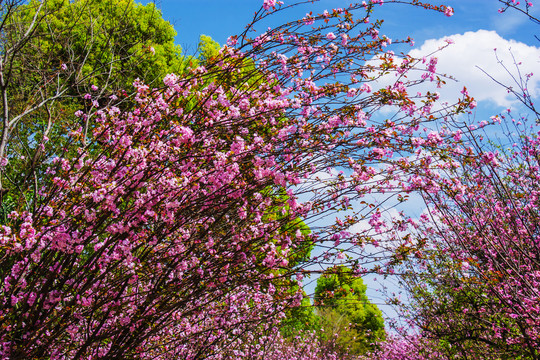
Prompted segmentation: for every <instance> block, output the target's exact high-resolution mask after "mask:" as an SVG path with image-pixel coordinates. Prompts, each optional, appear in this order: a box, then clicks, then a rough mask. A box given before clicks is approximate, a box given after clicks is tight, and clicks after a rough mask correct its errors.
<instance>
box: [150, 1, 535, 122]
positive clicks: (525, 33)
mask: <svg viewBox="0 0 540 360" xmlns="http://www.w3.org/2000/svg"><path fill="white" fill-rule="evenodd" d="M292 1H293V0H285V5H287V3H291V2H292ZM143 2H147V0H146V1H143ZM262 3H263V0H229V1H224V0H157V1H156V4H157V6H158V7H159V8H160V9H161V10H162V13H163V17H164V18H165V19H166V20H168V21H169V22H171V23H172V24H173V25H174V27H175V29H176V31H177V33H178V35H177V37H176V42H177V44H179V45H181V46H182V48H183V50H184V53H186V54H188V55H189V54H193V53H194V52H195V51H196V48H197V44H198V39H199V36H200V35H201V34H205V35H209V36H211V37H212V38H213V39H214V40H216V41H217V42H219V43H220V44H224V43H225V42H226V40H227V38H228V37H229V36H230V35H234V34H239V33H241V32H242V31H243V30H244V28H245V26H246V24H248V23H249V22H250V21H251V19H252V18H253V15H254V13H255V12H256V11H258V10H260V9H261V6H262ZM348 3H350V0H349V1H343V0H320V1H317V2H315V3H313V4H305V5H303V6H301V7H298V8H295V9H294V10H292V11H289V12H287V13H284V14H283V15H276V16H273V17H271V18H270V19H269V21H268V22H266V23H265V24H264V26H277V25H279V24H280V23H282V22H283V21H285V19H284V17H283V16H287V19H291V18H293V17H294V18H300V17H303V16H304V15H305V14H306V13H307V12H309V11H313V12H314V13H321V12H322V11H323V10H325V9H328V10H330V9H332V8H337V7H345V6H346V5H347V4H348ZM435 3H437V4H439V3H445V4H447V5H449V6H452V7H453V8H454V16H452V17H446V16H444V14H441V13H436V12H433V11H427V10H424V9H422V8H417V7H413V6H410V5H404V4H391V3H389V1H388V0H387V1H386V3H385V4H384V5H383V6H376V11H375V13H374V15H373V16H372V19H371V20H372V21H374V20H375V19H384V24H383V27H382V30H381V33H382V34H385V35H387V36H389V37H390V38H392V39H396V38H406V37H407V36H411V37H412V38H413V39H414V41H415V46H414V47H411V48H404V47H402V48H399V51H405V52H409V51H412V53H411V54H412V55H416V56H421V55H424V54H427V53H430V52H431V51H433V50H435V49H437V48H438V47H439V46H441V45H443V44H444V39H446V38H452V39H453V40H454V41H455V44H454V45H452V46H450V47H448V48H447V49H445V50H444V51H443V52H441V53H439V54H437V56H438V58H439V66H438V71H439V72H440V73H445V74H450V75H452V76H453V77H455V78H456V80H458V81H457V82H450V83H449V85H448V86H447V87H446V88H445V89H443V90H440V92H441V97H442V98H443V99H445V100H448V101H454V100H455V99H457V96H458V95H459V90H461V89H462V88H463V86H467V88H468V89H469V90H470V93H471V95H472V96H474V97H475V98H476V99H477V100H478V102H479V105H480V106H479V109H478V111H479V116H480V117H482V116H489V115H493V113H496V112H498V111H500V110H501V109H503V108H506V107H508V106H510V105H512V104H513V103H512V101H513V100H512V99H511V98H510V97H509V96H508V95H507V93H506V91H505V90H504V89H503V88H501V87H498V86H496V85H495V84H494V83H493V80H491V79H490V78H489V77H488V76H486V74H485V73H484V72H482V71H481V70H480V68H481V69H483V70H485V71H486V72H487V73H489V74H490V75H492V76H494V77H495V78H497V79H498V80H500V81H502V82H505V83H510V82H511V79H510V77H509V76H508V75H507V74H505V73H504V70H503V68H502V67H501V66H500V65H499V64H498V63H497V60H496V58H495V54H494V49H495V48H497V52H498V56H499V59H502V60H503V63H504V64H505V65H508V66H509V67H510V66H511V65H512V58H511V54H513V56H514V57H515V58H516V59H517V60H518V61H521V62H523V65H522V66H521V71H522V73H529V72H534V70H535V69H536V67H537V65H538V63H539V61H540V48H539V46H540V41H538V40H537V39H536V38H535V35H540V28H538V26H537V25H535V24H534V23H533V22H531V21H530V20H528V19H527V18H526V17H525V16H523V15H522V14H520V13H518V12H516V11H512V10H509V11H508V12H506V13H504V14H499V12H498V11H497V10H498V9H499V8H501V4H500V3H499V1H497V0H446V2H444V0H437V1H435ZM532 9H533V14H536V15H540V4H537V7H536V8H535V7H533V8H532ZM258 30H259V32H261V31H264V30H266V28H258ZM509 49H512V50H511V53H510V51H509ZM396 52H397V51H396ZM539 75H540V74H539ZM537 79H540V77H538V78H533V80H532V83H531V84H530V86H529V90H532V91H533V92H534V91H535V89H536V88H538V87H539V83H538V80H537ZM514 105H515V104H514Z"/></svg>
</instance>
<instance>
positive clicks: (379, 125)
mask: <svg viewBox="0 0 540 360" xmlns="http://www.w3.org/2000/svg"><path fill="white" fill-rule="evenodd" d="M373 3H382V2H373ZM373 3H369V4H352V5H351V6H350V7H349V8H347V9H335V10H333V11H331V12H324V13H323V14H319V15H310V16H309V17H306V18H303V19H301V20H299V21H297V22H292V23H289V24H286V25H283V26H281V27H278V28H276V29H273V30H269V31H268V32H266V33H264V34H262V35H259V36H258V37H256V38H255V39H249V38H248V37H247V35H246V34H245V35H244V36H242V37H236V38H235V37H233V38H231V39H230V41H229V46H225V47H223V48H222V49H221V50H220V54H219V55H217V56H216V57H215V58H213V59H210V60H207V61H206V62H205V66H199V67H197V68H196V69H193V70H192V71H191V72H189V73H187V74H184V75H183V76H181V77H179V76H177V75H174V74H170V75H168V76H166V77H165V79H164V86H163V87H161V88H150V87H149V86H148V85H145V84H144V83H142V82H140V81H136V82H135V84H134V87H135V91H136V95H135V96H134V98H133V99H131V101H132V106H131V107H126V108H124V107H123V108H122V110H121V109H120V108H118V107H115V106H105V105H104V104H103V103H101V104H100V103H99V101H100V99H97V98H96V97H95V94H93V93H91V92H90V93H88V94H86V95H85V96H84V100H86V101H88V102H89V103H91V104H92V105H91V106H90V107H91V108H92V109H93V111H96V112H95V117H94V119H95V121H94V122H93V123H92V125H91V126H89V129H90V131H89V132H88V133H87V131H86V130H87V129H85V128H82V127H81V128H76V129H72V130H71V131H70V132H69V134H67V133H66V135H65V136H66V138H69V141H70V144H71V145H70V146H66V151H65V153H63V154H56V156H55V157H53V158H52V159H51V161H50V163H48V164H47V170H46V172H45V173H44V174H43V176H42V177H41V178H40V179H39V184H38V185H37V186H36V192H35V199H36V200H35V201H34V204H35V206H34V207H30V206H29V207H27V208H25V209H20V210H17V211H13V212H12V213H11V214H10V215H9V217H8V219H7V221H6V222H5V224H3V225H2V227H1V230H0V233H1V237H0V246H1V247H0V261H1V262H2V266H1V267H0V276H1V279H2V282H1V283H0V294H1V295H2V296H1V300H0V301H1V303H0V353H1V354H2V356H3V357H5V358H13V359H39V358H50V359H81V358H84V359H97V358H141V359H145V358H148V359H150V358H152V359H178V358H185V359H201V358H210V359H220V358H249V359H255V358H272V356H273V357H275V358H278V357H281V358H282V357H283V356H284V354H287V356H289V358H295V357H296V358H298V359H314V358H324V357H325V356H326V357H328V359H333V358H335V356H336V355H335V354H332V353H323V352H322V350H321V347H320V346H319V345H318V342H317V341H315V340H313V341H310V340H309V339H310V336H314V335H310V334H309V333H306V334H305V338H300V339H296V340H295V339H284V338H282V337H281V335H280V333H279V331H277V327H278V325H279V323H280V321H281V320H282V318H283V316H284V309H285V308H286V307H290V306H297V305H299V304H300V302H301V300H302V294H301V293H300V292H299V291H297V292H294V291H292V292H291V291H289V289H287V287H285V286H282V285H283V284H284V283H290V282H291V279H293V276H294V275H296V279H297V280H299V279H300V278H301V273H302V270H303V269H302V266H305V264H299V263H298V261H293V262H292V265H291V264H289V261H290V259H294V258H295V256H296V257H297V258H301V257H302V255H303V254H305V249H306V246H307V247H309V246H311V245H313V244H316V243H319V242H322V241H328V240H330V241H332V242H333V243H334V244H335V247H337V246H338V245H339V244H340V243H341V244H346V243H347V244H350V245H351V246H355V247H357V249H358V253H359V254H363V255H362V256H365V258H366V259H369V256H370V254H369V252H368V251H366V250H365V245H366V244H372V245H374V246H377V243H376V241H375V240H374V239H372V238H370V237H366V236H363V235H362V234H351V233H350V232H349V231H348V230H349V228H350V227H351V226H352V225H354V224H356V223H357V222H359V221H361V220H363V219H365V218H366V217H369V219H370V224H373V226H374V227H375V228H379V227H380V225H379V222H378V221H377V219H378V216H380V213H379V211H378V210H377V211H375V210H373V209H372V207H371V206H366V208H365V209H358V211H356V212H355V214H354V215H347V216H346V217H345V218H337V219H336V221H335V222H334V223H332V224H330V225H328V226H326V227H319V228H314V229H312V230H313V232H312V233H311V234H307V233H305V232H302V231H301V229H300V225H299V220H298V219H304V221H306V223H307V224H308V225H309V224H310V222H311V221H313V220H314V219H316V218H317V217H320V216H322V215H327V214H331V213H334V212H337V211H339V210H347V209H350V208H351V201H354V200H358V199H362V198H363V197H364V196H365V195H367V194H372V193H374V192H377V191H384V190H385V189H388V188H391V187H393V186H394V185H393V184H394V183H395V181H396V180H398V179H401V184H405V183H407V184H409V185H408V187H405V188H404V191H409V190H411V189H414V187H415V186H417V183H418V182H417V181H416V178H415V177H411V178H407V177H405V178H404V177H403V176H404V175H406V174H407V173H408V172H410V171H411V169H415V168H416V167H417V165H416V164H414V163H408V162H407V157H408V156H409V155H410V154H411V153H413V152H414V151H416V149H417V148H418V147H419V146H423V147H426V148H429V149H431V148H438V147H445V146H447V147H451V145H444V144H445V140H447V139H451V138H452V137H454V136H456V133H455V132H452V131H446V130H445V131H436V130H428V128H427V127H428V126H429V123H430V122H434V121H436V120H437V119H438V118H441V117H444V116H445V115H447V114H448V113H459V112H463V111H467V110H468V109H469V107H471V106H473V105H472V103H471V99H470V98H468V97H465V99H463V101H460V102H459V103H458V104H457V105H456V107H447V108H444V109H442V110H438V111H436V112H434V111H433V104H434V103H435V101H436V99H437V96H436V94H433V93H427V94H423V95H422V94H417V95H414V96H411V95H409V87H410V86H413V85H416V84H418V83H419V82H421V81H433V82H434V85H435V84H438V83H440V81H441V79H440V78H439V76H438V75H437V74H436V72H435V71H436V70H435V63H436V60H435V59H432V60H431V61H428V62H422V61H421V60H415V59H412V58H410V57H408V56H403V57H400V56H397V55H395V54H394V53H393V52H392V51H391V50H389V49H388V48H387V47H389V46H390V44H391V42H392V41H391V40H390V39H389V38H387V37H385V36H382V35H381V36H379V30H378V28H379V26H380V23H378V22H377V23H375V24H371V23H369V15H371V13H372V12H373V11H374V4H373ZM414 3H415V4H417V5H422V6H424V5H423V4H419V3H417V2H414ZM275 6H279V4H278V3H274V2H271V1H268V2H265V8H266V9H267V10H268V11H270V13H266V12H264V13H262V14H261V15H257V16H258V18H257V19H256V20H258V19H262V18H263V17H264V16H268V15H269V14H270V15H271V14H273V12H274V9H275ZM377 6H378V5H377ZM425 6H426V7H431V8H434V9H437V10H441V11H445V10H446V12H447V13H448V8H446V7H440V8H439V7H435V6H431V5H429V6H428V5H425ZM355 14H358V15H355ZM395 42H396V41H395ZM234 44H236V47H233V45H234ZM374 56H375V57H376V59H375V60H376V61H374V58H373V57H374ZM411 69H418V70H422V71H423V72H424V73H425V76H422V78H421V79H420V80H414V79H411V80H408V79H407V77H406V76H407V74H408V72H409V70H411ZM382 76H385V77H388V78H390V79H392V84H391V85H388V86H387V87H384V88H382V89H377V88H375V85H373V86H371V85H370V83H371V82H373V80H374V79H376V78H380V77H382ZM337 79H339V80H337ZM93 91H95V90H93ZM414 93H415V94H416V92H414ZM124 104H125V102H124ZM383 107H388V108H389V109H391V110H393V111H395V113H394V115H393V116H392V117H390V118H385V117H383V118H379V117H378V116H377V112H378V111H379V110H380V109H381V108H383ZM87 115H88V114H85V113H84V112H82V111H81V112H78V113H77V114H76V116H78V117H80V119H81V120H82V122H83V123H86V124H88V122H86V121H85V120H87ZM421 125H422V126H421ZM42 146H43V147H46V146H47V145H46V141H45V140H44V142H43V144H42ZM9 160H10V159H9V158H4V159H3V161H2V166H3V169H6V168H9V166H10V162H9ZM422 165H423V163H422V162H419V163H418V166H422ZM442 168H444V167H442ZM328 169H339V170H340V171H342V172H341V173H339V175H338V176H337V177H334V178H331V179H329V180H327V181H325V180H324V179H323V180H321V176H320V174H321V173H324V172H327V171H328ZM429 184H431V183H427V185H429ZM284 194H285V195H284ZM299 196H304V197H306V196H307V197H309V199H308V200H306V201H303V202H301V201H300V200H299ZM364 203H365V202H364ZM370 209H371V210H370ZM366 210H367V212H362V211H366ZM370 212H371V213H370ZM333 256H337V257H338V258H341V259H342V260H344V261H346V259H343V254H342V253H341V252H339V251H336V249H335V248H333V249H331V250H330V251H329V252H327V253H326V254H325V255H324V256H323V258H325V259H329V258H331V257H333ZM314 261H321V260H320V259H316V260H314ZM366 264H369V261H366V262H365V264H364V265H366ZM350 265H351V267H352V268H353V270H354V271H356V273H357V274H359V275H360V274H363V273H365V272H367V271H379V270H380V268H379V266H377V267H375V268H373V269H369V268H365V267H364V268H361V267H360V264H359V263H358V261H352V262H351V264H350ZM366 266H367V265H366ZM295 341H296V342H295ZM295 344H296V345H295ZM302 349H303V350H302Z"/></svg>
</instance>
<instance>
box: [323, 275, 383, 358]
mask: <svg viewBox="0 0 540 360" xmlns="http://www.w3.org/2000/svg"><path fill="white" fill-rule="evenodd" d="M366 289H367V287H366V285H364V282H363V281H362V278H360V277H358V276H356V275H354V274H353V272H352V271H351V270H350V269H348V268H346V267H343V266H338V267H333V268H329V269H327V270H326V271H325V273H323V274H322V275H321V277H319V278H318V279H317V287H316V288H315V306H316V313H317V315H318V316H319V318H320V320H319V322H320V326H321V331H322V334H321V336H322V337H323V338H324V339H325V340H326V343H327V346H329V347H330V348H331V349H332V350H334V351H337V353H339V354H341V356H343V357H345V356H347V355H348V356H350V355H360V354H364V353H366V352H368V351H369V350H371V349H372V344H375V343H376V342H378V341H382V340H384V339H385V336H386V333H385V330H384V320H383V317H382V313H381V311H380V310H379V309H378V308H377V305H375V304H373V303H371V302H370V301H369V299H368V297H367V295H366Z"/></svg>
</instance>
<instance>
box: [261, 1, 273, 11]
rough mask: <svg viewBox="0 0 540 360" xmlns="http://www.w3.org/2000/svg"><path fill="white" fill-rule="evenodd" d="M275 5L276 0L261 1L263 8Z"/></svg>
mask: <svg viewBox="0 0 540 360" xmlns="http://www.w3.org/2000/svg"><path fill="white" fill-rule="evenodd" d="M274 6H276V0H264V2H263V8H264V10H268V9H270V8H271V7H274Z"/></svg>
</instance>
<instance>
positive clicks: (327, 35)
mask: <svg viewBox="0 0 540 360" xmlns="http://www.w3.org/2000/svg"><path fill="white" fill-rule="evenodd" d="M326 38H327V39H328V40H334V39H335V38H336V35H334V33H333V32H329V33H328V34H326Z"/></svg>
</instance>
